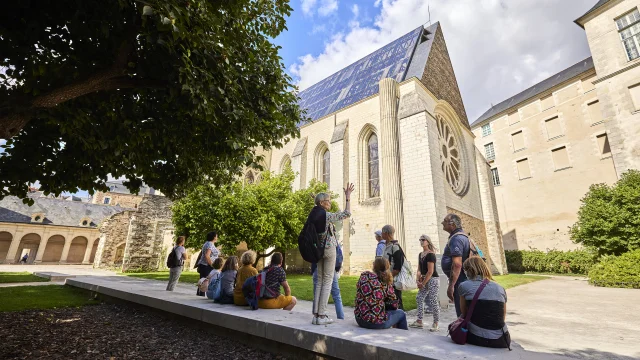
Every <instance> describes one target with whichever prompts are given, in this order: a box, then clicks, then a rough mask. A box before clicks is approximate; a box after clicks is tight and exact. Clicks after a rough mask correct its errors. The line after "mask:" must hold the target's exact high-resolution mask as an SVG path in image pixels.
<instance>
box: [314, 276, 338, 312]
mask: <svg viewBox="0 0 640 360" xmlns="http://www.w3.org/2000/svg"><path fill="white" fill-rule="evenodd" d="M317 282H318V270H317V268H316V270H315V271H314V272H313V297H314V298H315V297H316V283H317ZM331 297H332V298H333V303H334V304H335V305H336V317H337V318H338V319H344V310H343V309H342V297H341V296H340V286H338V273H337V272H336V273H334V274H333V282H332V283H331Z"/></svg>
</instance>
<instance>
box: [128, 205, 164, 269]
mask: <svg viewBox="0 0 640 360" xmlns="http://www.w3.org/2000/svg"><path fill="white" fill-rule="evenodd" d="M171 204H172V202H171V200H169V199H168V198H166V197H164V196H158V195H145V196H144V198H143V200H142V201H141V202H140V206H139V207H138V211H136V212H134V213H133V214H132V216H131V226H130V227H129V233H128V236H127V246H126V248H125V251H124V261H123V264H122V271H138V270H144V271H154V270H157V269H159V268H160V267H161V265H160V264H161V263H162V262H164V261H165V259H164V258H163V256H162V255H163V254H164V253H166V251H165V249H164V234H165V231H166V230H171V229H173V224H172V223H171Z"/></svg>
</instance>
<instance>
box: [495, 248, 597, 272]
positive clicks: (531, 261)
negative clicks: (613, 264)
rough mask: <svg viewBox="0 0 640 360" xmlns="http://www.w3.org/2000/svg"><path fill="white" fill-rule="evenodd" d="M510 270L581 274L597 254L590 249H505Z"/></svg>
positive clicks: (586, 269) (592, 262)
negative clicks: (546, 250)
mask: <svg viewBox="0 0 640 360" xmlns="http://www.w3.org/2000/svg"><path fill="white" fill-rule="evenodd" d="M504 254H505V256H506V258H507V267H508V268H509V271H510V272H525V271H532V272H547V273H556V274H583V275H586V274H587V273H588V272H589V269H591V267H592V266H593V265H595V264H596V263H597V262H598V255H597V254H596V253H595V252H593V251H590V250H573V251H558V250H549V251H548V252H544V251H541V250H535V249H534V250H506V251H505V252H504Z"/></svg>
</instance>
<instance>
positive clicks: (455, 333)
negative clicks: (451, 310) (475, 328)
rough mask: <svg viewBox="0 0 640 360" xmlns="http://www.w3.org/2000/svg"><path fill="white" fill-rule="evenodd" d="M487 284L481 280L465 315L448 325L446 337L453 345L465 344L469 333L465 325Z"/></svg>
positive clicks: (486, 280)
mask: <svg viewBox="0 0 640 360" xmlns="http://www.w3.org/2000/svg"><path fill="white" fill-rule="evenodd" d="M488 283H489V280H488V279H484V280H482V284H480V287H478V290H476V293H475V295H473V300H472V301H471V305H470V306H469V309H468V310H467V315H466V316H465V317H464V319H463V318H458V319H456V320H455V321H454V322H452V323H451V324H449V333H448V334H447V335H448V336H451V340H453V342H454V343H456V344H460V345H464V344H466V343H467V332H468V331H469V330H468V329H467V325H468V324H469V321H470V320H471V314H473V309H474V308H475V307H476V303H477V302H478V297H479V296H480V293H481V292H482V290H484V288H485V286H487V284H488Z"/></svg>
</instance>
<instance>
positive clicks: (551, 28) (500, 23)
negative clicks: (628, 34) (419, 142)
mask: <svg viewBox="0 0 640 360" xmlns="http://www.w3.org/2000/svg"><path fill="white" fill-rule="evenodd" d="M314 2H315V1H314ZM378 2H379V5H380V7H379V11H380V12H379V14H378V15H377V16H376V18H375V21H374V22H373V24H371V25H368V26H362V25H361V24H360V23H359V22H356V21H351V22H349V23H348V24H349V25H348V26H349V27H348V29H346V30H345V31H344V32H341V33H336V34H332V35H331V36H329V38H328V39H327V42H326V43H325V47H324V50H323V51H322V53H320V54H318V55H315V56H314V55H311V54H306V55H304V56H302V57H300V58H299V59H298V60H297V61H296V62H295V63H294V64H292V65H291V66H290V68H289V69H290V71H291V73H292V74H293V75H294V76H295V77H296V78H297V79H298V86H299V87H300V89H305V88H307V87H309V86H310V85H312V84H314V83H316V82H318V81H320V80H322V79H324V78H325V77H327V76H329V75H331V74H332V73H334V72H336V71H338V70H340V69H342V68H344V67H346V66H347V65H349V64H351V63H353V62H354V61H356V60H358V59H360V58H361V57H363V56H366V55H367V54H369V53H371V52H373V51H375V50H376V49H379V48H380V47H382V46H384V45H386V44H387V43H389V42H390V41H393V40H395V39H396V38H398V37H400V36H402V35H403V34H406V33H407V32H409V31H411V30H412V29H415V28H416V27H418V26H420V25H422V24H424V23H425V22H426V21H428V19H429V11H428V8H427V6H428V4H427V2H426V1H424V0H378V1H377V2H376V4H377V3H378ZM592 5H593V4H592V3H591V2H590V1H586V2H585V1H578V0H567V1H555V0H526V1H525V0H522V1H513V2H508V3H507V2H506V1H502V0H458V1H447V0H431V1H430V2H429V9H430V10H431V20H432V22H434V23H435V22H436V21H440V25H441V26H442V30H443V32H444V36H445V39H446V41H447V48H448V51H449V55H450V57H451V60H452V62H453V68H454V70H455V72H456V77H457V80H458V84H459V86H460V89H461V92H462V97H463V100H464V103H465V106H466V109H467V114H468V116H469V120H470V122H472V121H473V120H475V119H476V118H477V117H479V116H480V115H481V114H482V113H483V112H484V111H486V110H487V109H488V108H489V106H490V104H491V103H493V104H497V103H499V102H501V101H502V100H505V99H506V98H508V97H510V96H512V95H514V94H516V93H518V92H520V91H522V90H524V89H525V88H527V87H529V86H531V85H533V84H535V83H536V82H539V81H541V80H543V79H544V78H546V77H548V76H550V75H551V74H555V73H557V72H559V71H561V70H563V69H565V68H567V67H569V66H571V65H573V64H574V63H576V62H578V61H580V60H582V59H584V58H586V57H587V56H589V51H588V46H587V42H586V36H585V34H584V30H582V29H581V28H579V27H578V26H577V25H575V24H574V23H573V20H574V19H576V18H578V17H579V16H580V15H582V14H583V13H584V12H585V11H586V10H588V9H589V8H590V6H592ZM359 10H360V9H358V12H359ZM352 12H354V7H352ZM354 14H355V12H354ZM471 59H472V60H471Z"/></svg>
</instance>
